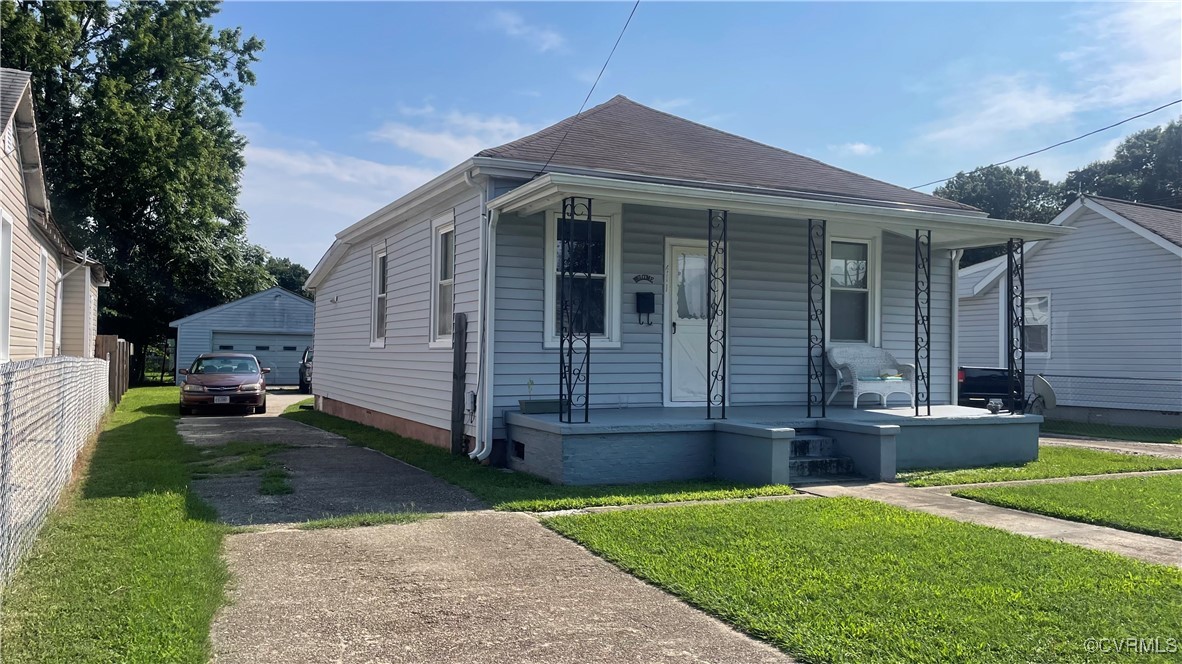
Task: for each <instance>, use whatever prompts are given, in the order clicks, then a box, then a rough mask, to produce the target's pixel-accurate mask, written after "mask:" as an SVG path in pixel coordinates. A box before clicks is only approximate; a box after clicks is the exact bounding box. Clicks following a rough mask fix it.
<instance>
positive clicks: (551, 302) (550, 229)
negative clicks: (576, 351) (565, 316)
mask: <svg viewBox="0 0 1182 664" xmlns="http://www.w3.org/2000/svg"><path fill="white" fill-rule="evenodd" d="M559 214H560V213H559V212H558V211H557V210H549V211H547V212H546V232H545V242H546V244H545V248H544V253H545V261H544V269H545V272H544V273H543V279H542V285H543V288H542V291H543V301H544V302H545V307H544V313H543V315H544V316H545V318H544V320H543V329H544V335H545V336H544V337H543V341H542V347H543V348H546V349H554V348H558V347H559V343H558V330H557V329H555V327H556V326H555V325H554V316H555V305H556V302H555V300H556V299H557V297H558V294H557V293H556V292H555V288H554V269H555V266H556V264H557V261H558V257H557V256H555V254H556V253H557V252H556V246H557V242H558V232H557V230H558V229H557V226H558V216H559ZM591 218H592V220H593V221H603V222H606V223H607V247H605V248H604V270H606V273H605V274H606V281H607V284H606V285H605V286H604V293H605V294H606V296H605V297H606V299H607V302H606V303H605V307H604V321H603V329H604V331H605V332H606V334H605V335H604V336H592V337H591V347H592V348H619V347H620V277H621V274H622V273H621V268H620V238H621V236H622V233H621V226H622V225H623V210H622V208H621V207H620V206H619V205H614V204H610V203H608V204H605V203H596V204H595V205H594V208H593V209H592V215H591Z"/></svg>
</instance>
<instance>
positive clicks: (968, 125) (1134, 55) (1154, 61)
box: [917, 3, 1182, 170]
mask: <svg viewBox="0 0 1182 664" xmlns="http://www.w3.org/2000/svg"><path fill="white" fill-rule="evenodd" d="M1073 18H1074V20H1073V21H1072V23H1071V25H1072V26H1074V27H1067V28H1065V32H1064V34H1063V35H1061V37H1062V38H1063V41H1069V42H1070V43H1071V44H1072V46H1071V47H1070V48H1068V49H1066V50H1063V51H1062V52H1060V53H1059V54H1058V59H1059V60H1060V61H1061V62H1063V63H1064V65H1065V67H1066V68H1067V70H1068V71H1069V72H1070V75H1063V74H1062V73H1060V74H1058V75H1056V76H1055V77H1054V78H1050V77H1046V76H1043V75H1040V74H1039V73H1037V72H1033V71H1011V72H999V73H994V74H991V75H985V76H966V75H965V72H957V75H956V76H950V78H951V79H953V80H967V81H968V82H967V83H964V84H962V85H959V86H957V87H954V88H952V89H951V90H950V91H949V92H948V93H947V94H946V96H945V97H944V98H943V99H942V100H940V102H939V103H940V105H941V107H943V108H944V109H946V113H945V116H944V117H943V118H941V119H940V120H937V121H935V122H932V123H930V124H928V125H927V126H925V127H923V128H922V131H921V134H920V136H919V138H918V141H917V144H918V145H919V146H920V147H921V148H923V149H932V148H935V149H939V150H942V151H944V152H946V153H960V154H962V156H963V154H964V153H965V152H966V151H967V152H968V153H969V154H972V153H973V152H974V151H977V152H979V153H982V154H984V153H985V152H992V151H997V150H1001V151H1003V152H1008V151H1012V150H1014V149H1018V150H1020V149H1024V148H1025V149H1028V148H1029V147H1030V146H1032V145H1037V144H1038V143H1040V142H1042V141H1044V140H1046V139H1048V138H1062V137H1063V136H1064V132H1065V131H1068V132H1069V131H1073V130H1075V129H1088V128H1091V127H1079V126H1077V124H1078V121H1079V120H1080V116H1081V115H1082V114H1084V113H1095V112H1103V113H1105V114H1109V115H1111V116H1113V117H1114V118H1115V117H1116V116H1119V115H1121V114H1124V113H1135V112H1137V111H1143V110H1146V109H1147V108H1151V107H1153V106H1156V105H1158V104H1161V103H1164V102H1167V101H1170V100H1172V99H1177V98H1178V97H1179V94H1180V89H1182V51H1180V50H1179V49H1178V44H1179V43H1182V17H1180V15H1179V12H1178V8H1177V5H1176V4H1173V3H1118V4H1110V5H1104V6H1101V7H1094V8H1089V9H1085V10H1082V11H1079V12H1077V13H1076V14H1075V15H1074V17H1073ZM962 64H963V63H962ZM953 66H959V65H953ZM945 89H946V90H947V88H945ZM1049 130H1054V132H1053V136H1052V134H1051V133H1049ZM987 149H988V150H987ZM1003 152H999V153H997V154H991V155H990V156H989V157H986V158H987V159H989V158H999V157H1000V156H1002V153H1003ZM1055 170H1058V169H1055Z"/></svg>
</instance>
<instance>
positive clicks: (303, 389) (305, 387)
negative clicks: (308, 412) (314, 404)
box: [300, 383, 312, 394]
mask: <svg viewBox="0 0 1182 664" xmlns="http://www.w3.org/2000/svg"><path fill="white" fill-rule="evenodd" d="M311 391H312V384H311V383H300V394H308V393H309V392H311Z"/></svg>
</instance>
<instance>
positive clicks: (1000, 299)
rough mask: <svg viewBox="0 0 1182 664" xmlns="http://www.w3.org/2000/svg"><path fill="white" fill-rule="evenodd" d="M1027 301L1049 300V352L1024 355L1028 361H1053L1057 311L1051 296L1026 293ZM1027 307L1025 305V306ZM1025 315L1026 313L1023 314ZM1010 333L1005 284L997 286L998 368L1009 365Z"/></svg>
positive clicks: (1043, 293)
mask: <svg viewBox="0 0 1182 664" xmlns="http://www.w3.org/2000/svg"><path fill="white" fill-rule="evenodd" d="M1024 297H1025V298H1026V299H1030V298H1032V297H1045V298H1047V316H1048V320H1047V352H1045V353H1026V352H1025V349H1023V354H1024V355H1025V356H1026V359H1028V360H1049V359H1051V352H1052V350H1051V341H1052V339H1051V335H1052V334H1053V333H1054V328H1053V327H1052V326H1053V325H1054V323H1055V309H1054V305H1053V304H1052V301H1051V294H1050V293H1049V292H1039V293H1026V294H1025V296H1024ZM1023 306H1025V304H1023ZM1023 313H1025V312H1023ZM1007 336H1008V332H1007V330H1006V289H1005V284H1004V283H999V284H998V285H997V358H998V362H999V364H998V366H1000V367H1004V366H1008V365H1009V361H1008V360H1007V358H1006V353H1007V352H1008V351H1009V343H1008V341H1007Z"/></svg>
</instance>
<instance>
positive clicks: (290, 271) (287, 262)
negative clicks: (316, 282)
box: [267, 257, 312, 298]
mask: <svg viewBox="0 0 1182 664" xmlns="http://www.w3.org/2000/svg"><path fill="white" fill-rule="evenodd" d="M267 272H268V273H269V274H270V275H271V277H273V278H274V279H275V283H276V284H278V285H280V286H282V287H284V288H286V289H287V290H289V291H291V292H293V293H299V294H300V295H303V296H304V297H307V298H311V297H312V294H311V293H308V292H307V291H305V290H304V282H306V281H308V274H309V273H308V268H306V267H304V266H303V265H300V264H299V263H293V262H292V260H291V259H290V258H275V257H271V258H268V259H267Z"/></svg>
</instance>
